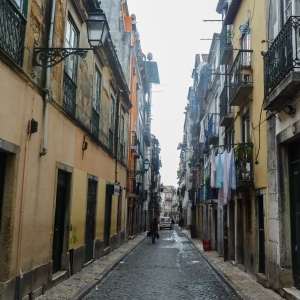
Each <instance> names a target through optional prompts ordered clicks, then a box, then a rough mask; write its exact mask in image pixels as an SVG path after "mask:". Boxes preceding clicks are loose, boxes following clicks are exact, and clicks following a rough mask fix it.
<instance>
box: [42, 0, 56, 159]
mask: <svg viewBox="0 0 300 300" xmlns="http://www.w3.org/2000/svg"><path fill="white" fill-rule="evenodd" d="M55 9H56V0H52V7H51V19H50V28H49V38H48V48H52V46H53V31H54V20H55ZM50 76H51V68H46V85H45V92H46V94H45V98H44V104H45V110H44V131H43V150H42V152H41V153H40V155H41V156H44V155H46V154H47V149H48V110H49V107H48V106H49V102H50V100H51V96H50Z"/></svg>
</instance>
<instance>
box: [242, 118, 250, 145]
mask: <svg viewBox="0 0 300 300" xmlns="http://www.w3.org/2000/svg"><path fill="white" fill-rule="evenodd" d="M242 122H243V124H242V126H243V132H242V134H243V136H242V138H243V143H250V119H249V118H244V119H243V120H242Z"/></svg>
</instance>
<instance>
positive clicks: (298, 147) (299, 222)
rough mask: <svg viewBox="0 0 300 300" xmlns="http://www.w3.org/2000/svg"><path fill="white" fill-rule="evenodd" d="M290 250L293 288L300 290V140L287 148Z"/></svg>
mask: <svg viewBox="0 0 300 300" xmlns="http://www.w3.org/2000/svg"><path fill="white" fill-rule="evenodd" d="M289 161H290V170H289V173H290V212H291V235H292V236H291V250H292V260H293V277H294V286H295V287H296V288H297V289H300V189H299V186H300V140H297V141H295V142H293V143H292V144H290V146H289Z"/></svg>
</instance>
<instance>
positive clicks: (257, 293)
mask: <svg viewBox="0 0 300 300" xmlns="http://www.w3.org/2000/svg"><path fill="white" fill-rule="evenodd" d="M181 232H182V233H183V234H185V236H186V237H187V238H188V239H189V240H190V242H191V243H193V244H194V246H195V247H196V249H197V250H198V251H199V252H200V253H201V254H202V255H203V257H204V258H205V259H206V260H207V261H208V263H209V264H210V265H211V267H212V268H213V269H214V270H215V271H216V272H217V273H218V274H219V275H220V276H221V277H222V278H223V279H224V280H225V281H226V282H227V284H228V285H229V286H231V287H232V288H233V290H235V292H236V295H237V297H239V298H240V299H244V300H248V299H253V300H275V299H284V298H282V297H280V295H278V294H277V293H275V292H273V291H272V290H270V289H266V288H264V287H263V286H262V285H261V284H259V283H257V282H256V281H255V280H254V279H253V278H252V277H250V275H248V274H247V273H245V272H243V271H242V270H240V269H239V268H238V267H236V266H234V265H233V264H232V263H231V262H229V261H227V262H224V259H223V257H219V255H218V253H217V252H215V251H209V252H204V251H203V244H202V241H201V240H199V239H192V238H191V233H190V231H188V230H185V229H183V230H181Z"/></svg>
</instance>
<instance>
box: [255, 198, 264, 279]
mask: <svg viewBox="0 0 300 300" xmlns="http://www.w3.org/2000/svg"><path fill="white" fill-rule="evenodd" d="M257 201H258V230H259V233H258V243H259V246H258V249H259V267H258V272H259V273H263V274H265V272H266V263H265V262H266V252H265V220H264V196H263V195H260V196H258V197H257Z"/></svg>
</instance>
